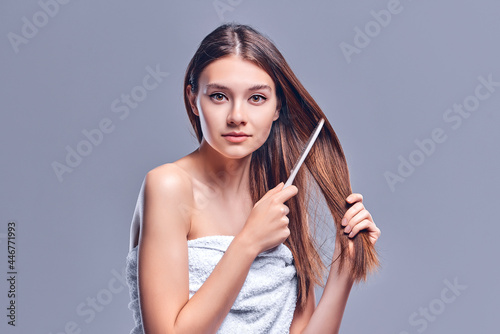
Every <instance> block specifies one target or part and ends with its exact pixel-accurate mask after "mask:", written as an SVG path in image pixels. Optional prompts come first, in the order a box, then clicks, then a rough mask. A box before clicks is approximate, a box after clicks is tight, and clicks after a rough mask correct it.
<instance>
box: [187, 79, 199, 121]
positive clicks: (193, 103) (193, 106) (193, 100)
mask: <svg viewBox="0 0 500 334" xmlns="http://www.w3.org/2000/svg"><path fill="white" fill-rule="evenodd" d="M186 94H187V97H188V100H189V103H190V104H191V111H192V112H193V114H195V115H196V116H198V117H199V116H200V113H199V112H198V109H197V108H196V94H194V93H193V92H192V91H191V85H187V86H186Z"/></svg>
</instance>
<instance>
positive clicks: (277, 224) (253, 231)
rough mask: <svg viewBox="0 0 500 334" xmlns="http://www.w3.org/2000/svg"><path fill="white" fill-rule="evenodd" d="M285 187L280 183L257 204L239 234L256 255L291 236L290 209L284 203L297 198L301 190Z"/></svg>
mask: <svg viewBox="0 0 500 334" xmlns="http://www.w3.org/2000/svg"><path fill="white" fill-rule="evenodd" d="M283 187H284V183H283V182H280V183H279V184H278V185H277V186H276V187H274V188H272V189H270V190H269V191H268V192H267V193H266V194H265V195H264V196H262V198H261V199H260V200H259V201H258V202H257V203H255V205H254V206H253V209H252V211H251V212H250V215H249V216H248V218H247V221H246V222H245V225H244V226H243V229H242V230H241V232H240V233H239V236H240V237H241V238H243V239H244V240H245V241H246V242H247V243H248V245H249V246H250V247H252V248H253V249H254V250H255V251H256V252H257V253H256V255H258V254H260V253H262V252H264V251H266V250H268V249H271V248H273V247H276V246H278V245H279V244H281V243H283V242H284V241H285V240H286V239H287V238H288V236H289V235H290V230H289V229H288V222H289V221H288V217H287V214H288V213H289V212H290V209H289V208H288V206H286V205H285V204H284V202H286V201H287V200H288V199H290V198H291V197H293V196H295V195H296V194H297V193H298V191H299V189H298V188H297V187H296V186H294V185H290V186H289V187H287V188H286V189H283Z"/></svg>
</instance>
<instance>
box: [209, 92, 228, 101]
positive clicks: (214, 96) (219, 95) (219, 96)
mask: <svg viewBox="0 0 500 334" xmlns="http://www.w3.org/2000/svg"><path fill="white" fill-rule="evenodd" d="M209 96H210V98H211V99H214V100H215V101H217V102H221V101H222V100H223V99H224V97H225V96H224V94H222V93H213V94H211V95H209Z"/></svg>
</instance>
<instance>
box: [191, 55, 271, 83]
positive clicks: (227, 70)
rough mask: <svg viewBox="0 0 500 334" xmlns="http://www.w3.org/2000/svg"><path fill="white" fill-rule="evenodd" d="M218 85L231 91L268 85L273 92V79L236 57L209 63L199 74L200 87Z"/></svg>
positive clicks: (251, 64) (260, 69)
mask: <svg viewBox="0 0 500 334" xmlns="http://www.w3.org/2000/svg"><path fill="white" fill-rule="evenodd" d="M211 83H218V84H221V85H224V86H226V87H229V88H231V89H239V88H241V89H247V88H248V87H252V86H255V85H268V86H270V87H271V89H272V91H273V92H274V90H275V89H274V82H273V79H272V78H271V77H270V76H269V74H267V73H266V71H264V70H263V69H262V68H260V67H259V66H257V65H256V64H254V63H253V62H251V61H249V60H245V59H242V58H240V57H238V56H234V55H231V56H225V57H222V58H220V59H217V60H215V61H213V62H212V63H210V64H209V65H208V66H207V67H205V68H204V69H203V71H202V72H201V74H200V78H199V84H200V86H201V87H203V86H205V85H207V84H211Z"/></svg>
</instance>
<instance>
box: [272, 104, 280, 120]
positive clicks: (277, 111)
mask: <svg viewBox="0 0 500 334" xmlns="http://www.w3.org/2000/svg"><path fill="white" fill-rule="evenodd" d="M280 110H281V103H280V102H279V101H278V104H277V106H276V111H275V112H274V117H273V121H275V120H277V119H278V118H279V117H280Z"/></svg>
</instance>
